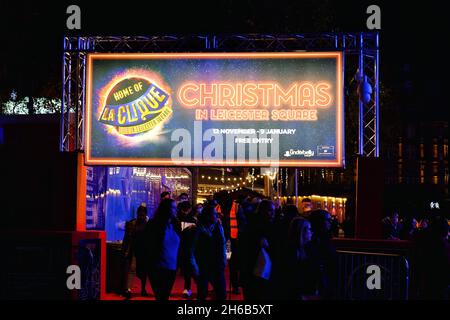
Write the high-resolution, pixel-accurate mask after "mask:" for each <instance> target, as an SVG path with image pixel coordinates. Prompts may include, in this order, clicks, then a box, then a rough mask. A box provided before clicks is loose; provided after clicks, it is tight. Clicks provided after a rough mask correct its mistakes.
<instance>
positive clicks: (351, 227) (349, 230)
mask: <svg viewBox="0 0 450 320" xmlns="http://www.w3.org/2000/svg"><path fill="white" fill-rule="evenodd" d="M342 229H343V230H344V237H345V238H354V237H355V219H354V216H353V213H351V212H348V213H346V214H345V219H344V222H342Z"/></svg>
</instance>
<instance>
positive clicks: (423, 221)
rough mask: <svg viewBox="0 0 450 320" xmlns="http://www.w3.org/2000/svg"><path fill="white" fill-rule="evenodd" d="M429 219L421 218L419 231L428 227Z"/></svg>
mask: <svg viewBox="0 0 450 320" xmlns="http://www.w3.org/2000/svg"><path fill="white" fill-rule="evenodd" d="M428 224H429V221H428V219H421V220H420V222H419V227H418V229H419V232H420V231H422V230H426V229H427V228H428Z"/></svg>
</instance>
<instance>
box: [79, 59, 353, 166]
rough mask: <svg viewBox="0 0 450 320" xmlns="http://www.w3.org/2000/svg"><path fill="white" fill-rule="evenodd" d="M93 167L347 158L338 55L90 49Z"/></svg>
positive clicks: (315, 162)
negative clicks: (93, 51) (105, 51)
mask: <svg viewBox="0 0 450 320" xmlns="http://www.w3.org/2000/svg"><path fill="white" fill-rule="evenodd" d="M86 90H87V92H86V108H85V118H84V119H85V135H84V136H85V159H86V163H87V164H89V165H146V166H210V165H214V166H227V167H229V166H261V167H268V166H282V167H341V166H342V165H343V135H344V133H343V102H342V100H343V98H342V92H343V84H342V54H341V53H340V52H320V53H319V52H317V53H306V52H293V53H161V54H160V53H158V54H144V53H136V54H90V55H89V56H88V64H87V88H86Z"/></svg>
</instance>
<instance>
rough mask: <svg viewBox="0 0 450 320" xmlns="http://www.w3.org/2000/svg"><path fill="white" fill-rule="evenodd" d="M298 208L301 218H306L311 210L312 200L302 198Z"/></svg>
mask: <svg viewBox="0 0 450 320" xmlns="http://www.w3.org/2000/svg"><path fill="white" fill-rule="evenodd" d="M300 208H301V210H300V211H301V212H300V214H301V215H302V217H304V218H307V217H308V216H309V214H310V212H311V211H312V209H313V203H312V200H311V199H310V198H303V199H302V202H301V203H300Z"/></svg>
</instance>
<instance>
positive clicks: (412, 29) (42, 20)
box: [0, 0, 450, 119]
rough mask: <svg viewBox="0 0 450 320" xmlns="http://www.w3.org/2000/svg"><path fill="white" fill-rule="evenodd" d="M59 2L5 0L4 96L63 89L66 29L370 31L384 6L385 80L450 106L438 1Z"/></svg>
mask: <svg viewBox="0 0 450 320" xmlns="http://www.w3.org/2000/svg"><path fill="white" fill-rule="evenodd" d="M57 2H58V3H57V4H56V1H49V2H40V1H34V2H31V1H23V0H15V1H11V0H6V1H1V2H0V25H1V28H0V35H1V41H2V43H1V45H0V57H1V61H2V62H1V64H0V99H1V100H2V101H4V100H5V99H7V98H8V96H9V93H10V92H11V90H12V89H15V90H16V91H17V92H18V94H19V96H24V95H29V94H31V95H33V96H59V95H60V92H61V89H60V88H61V66H62V64H61V52H62V38H63V35H76V34H82V35H145V34H146V35H152V34H168V33H176V34H190V33H253V32H257V33H303V32H320V31H367V28H366V26H365V24H366V19H367V16H368V15H367V14H366V13H365V11H366V8H367V6H368V5H370V4H378V5H379V6H380V7H381V28H382V29H381V32H380V41H381V53H380V61H381V73H380V77H381V81H382V82H383V84H384V85H385V86H387V87H389V88H391V89H392V91H393V92H394V93H395V94H397V93H399V92H400V91H401V90H402V88H404V87H405V83H406V81H408V80H410V81H411V82H410V84H411V86H410V88H412V94H413V96H414V99H412V100H413V101H414V106H413V108H414V109H417V110H418V111H419V113H418V114H426V115H428V116H430V117H432V118H436V119H439V118H441V117H442V116H443V115H445V113H446V112H445V111H446V109H447V107H448V103H447V96H446V95H445V94H444V92H446V91H448V89H447V87H448V86H449V77H448V72H449V62H448V61H447V59H448V58H447V55H446V51H444V50H445V48H446V47H448V43H447V44H446V42H448V37H447V31H450V30H449V29H450V28H449V23H448V19H447V17H446V12H447V11H446V10H444V8H443V7H442V6H443V5H442V4H441V2H438V1H426V2H422V4H417V2H412V1H312V0H311V1H291V2H289V1H266V0H263V1H245V0H244V1H232V0H229V1H208V2H191V1H185V2H183V3H182V4H180V3H179V1H160V2H156V1H146V2H144V3H141V2H137V1H136V2H133V1H126V2H123V3H120V2H116V1H114V2H112V1H111V2H108V1H95V2H94V1H90V2H82V1H81V2H80V1H70V2H69V1H57ZM70 4H78V5H79V6H80V7H81V11H82V22H81V23H82V25H81V28H82V29H81V31H79V32H73V31H69V30H67V29H66V18H67V14H66V13H65V11H66V8H67V6H68V5H70ZM446 21H447V22H446ZM408 108H412V107H411V106H408ZM405 112H408V110H406V111H405Z"/></svg>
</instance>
